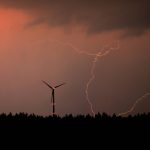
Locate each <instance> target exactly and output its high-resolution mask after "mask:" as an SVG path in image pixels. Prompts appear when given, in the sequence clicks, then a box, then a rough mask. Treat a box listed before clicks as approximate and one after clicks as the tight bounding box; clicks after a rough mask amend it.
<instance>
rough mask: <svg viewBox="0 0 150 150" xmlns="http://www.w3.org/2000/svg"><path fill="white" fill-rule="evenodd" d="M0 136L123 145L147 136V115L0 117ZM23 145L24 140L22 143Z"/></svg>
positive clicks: (149, 124)
mask: <svg viewBox="0 0 150 150" xmlns="http://www.w3.org/2000/svg"><path fill="white" fill-rule="evenodd" d="M0 136H1V137H5V138H6V139H8V137H9V138H10V139H13V138H14V137H15V136H17V137H18V138H20V139H22V137H27V139H29V138H31V139H32V140H35V139H36V140H37V141H38V140H41V139H47V141H49V142H50V141H51V142H52V141H55V142H56V141H62V140H66V141H68V140H70V141H72V142H74V141H77V140H79V139H80V141H81V142H82V141H86V143H90V142H91V141H94V140H95V139H96V140H99V142H100V143H101V144H102V141H105V142H106V141H112V140H114V141H116V142H117V141H119V140H120V141H122V142H124V144H125V143H128V142H131V143H133V140H135V139H136V143H138V142H141V141H140V140H141V139H149V138H146V137H147V136H148V137H149V136H150V113H149V114H141V115H136V116H129V117H126V118H125V117H124V118H123V117H116V116H115V115H113V116H108V115H107V114H105V113H103V114H97V115H96V116H95V117H91V116H89V115H87V116H82V115H81V116H80V115H79V116H75V117H73V116H72V115H66V116H65V117H62V118H61V117H59V116H55V117H41V116H35V115H27V114H24V113H20V114H16V115H12V114H9V115H5V114H1V115H0ZM22 141H23V140H22Z"/></svg>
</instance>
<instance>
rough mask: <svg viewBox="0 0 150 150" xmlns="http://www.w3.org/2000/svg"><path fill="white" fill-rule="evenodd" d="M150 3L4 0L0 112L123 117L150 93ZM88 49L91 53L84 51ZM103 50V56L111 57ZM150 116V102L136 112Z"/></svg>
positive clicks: (132, 0) (1, 6) (1, 9)
mask: <svg viewBox="0 0 150 150" xmlns="http://www.w3.org/2000/svg"><path fill="white" fill-rule="evenodd" d="M149 6H150V2H149V0H142V1H141V0H126V1H125V0H101V1H100V0H94V1H92V0H82V1H81V0H36V1H34V0H13V1H12V0H0V83H1V87H0V113H3V112H5V113H9V112H12V113H19V112H27V113H35V114H38V115H44V116H45V115H50V114H51V112H52V107H51V101H50V98H51V91H50V89H48V88H47V87H46V86H45V85H44V84H43V83H42V82H41V80H45V81H47V82H49V84H51V85H52V86H55V85H58V84H61V83H62V82H66V83H67V84H66V85H64V86H62V87H60V88H58V89H56V113H57V114H59V115H65V114H74V115H76V114H92V113H91V109H90V105H89V103H88V101H87V99H86V94H85V89H86V85H87V83H88V81H89V79H91V73H90V72H91V68H92V62H93V60H94V56H89V55H86V53H98V52H100V51H102V50H103V47H104V46H105V49H104V50H103V51H104V52H105V51H107V50H108V49H110V48H115V47H116V45H118V44H117V43H118V41H119V48H118V49H117V50H111V51H110V52H109V54H107V55H106V56H104V57H101V58H99V59H98V61H97V62H96V63H95V65H96V66H95V69H94V75H95V79H94V80H92V82H91V83H90V85H89V88H88V95H89V99H90V102H91V103H92V105H93V110H94V112H95V113H97V112H100V113H101V112H106V113H108V114H113V113H116V114H119V113H120V112H126V111H127V110H128V109H130V108H131V107H132V106H133V104H134V103H135V102H136V100H137V99H138V98H139V97H141V96H143V95H144V94H145V93H147V92H150V67H149V66H150V59H149V58H150V42H149V39H150V19H149V18H150V9H149ZM76 50H78V51H84V53H78V52H77V51H76ZM103 51H102V52H103ZM149 111H150V96H147V97H145V98H144V99H143V100H142V101H140V102H139V103H138V104H137V105H136V107H135V109H134V111H133V112H132V114H136V113H143V112H149Z"/></svg>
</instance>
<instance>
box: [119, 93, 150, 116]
mask: <svg viewBox="0 0 150 150" xmlns="http://www.w3.org/2000/svg"><path fill="white" fill-rule="evenodd" d="M148 96H150V92H148V93H145V94H144V95H143V96H141V97H139V98H138V99H137V100H136V101H135V103H134V104H133V105H132V106H131V108H130V109H129V110H127V111H125V112H122V113H119V114H118V116H125V115H127V114H129V113H132V112H133V111H134V110H135V107H136V105H138V103H139V102H141V101H143V100H144V99H145V98H147V97H148Z"/></svg>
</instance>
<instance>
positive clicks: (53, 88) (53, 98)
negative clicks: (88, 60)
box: [42, 80, 66, 116]
mask: <svg viewBox="0 0 150 150" xmlns="http://www.w3.org/2000/svg"><path fill="white" fill-rule="evenodd" d="M42 82H43V83H44V84H45V85H47V86H48V87H49V88H50V89H51V90H52V97H51V103H52V106H53V112H52V113H53V116H54V115H55V89H56V88H58V87H60V86H62V85H64V84H66V83H62V84H60V85H57V86H54V87H52V86H51V85H49V84H48V83H47V82H45V81H43V80H42Z"/></svg>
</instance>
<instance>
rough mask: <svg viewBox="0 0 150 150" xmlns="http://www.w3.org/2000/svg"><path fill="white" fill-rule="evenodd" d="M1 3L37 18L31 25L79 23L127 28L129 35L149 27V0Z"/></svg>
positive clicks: (98, 28) (97, 28)
mask: <svg viewBox="0 0 150 150" xmlns="http://www.w3.org/2000/svg"><path fill="white" fill-rule="evenodd" d="M0 6H1V7H7V8H10V7H11V8H15V9H21V10H24V11H27V12H28V13H29V14H31V15H33V16H34V17H35V18H38V19H34V20H35V23H34V21H33V23H31V26H33V25H37V24H38V23H42V22H44V23H47V24H48V25H49V26H61V27H63V26H66V25H73V23H77V24H79V25H83V26H85V27H86V29H87V32H88V33H89V34H93V33H100V32H103V31H112V30H118V29H119V30H126V31H128V32H129V33H127V34H126V35H141V34H142V33H144V32H145V31H147V30H148V29H149V28H150V19H149V18H150V9H149V6H150V1H149V0H36V1H31V0H13V1H12V0H0ZM39 18H41V19H39ZM43 18H45V19H44V21H43ZM39 20H40V21H39ZM41 20H42V21H41ZM29 26H30V24H29ZM126 35H125V36H126Z"/></svg>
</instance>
